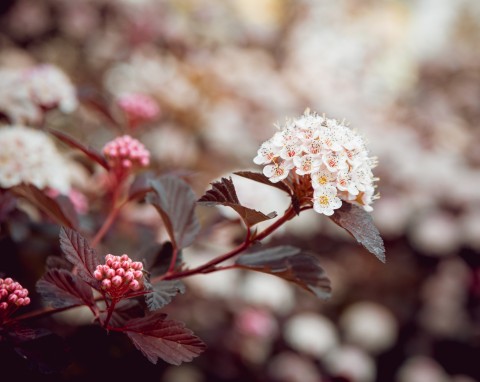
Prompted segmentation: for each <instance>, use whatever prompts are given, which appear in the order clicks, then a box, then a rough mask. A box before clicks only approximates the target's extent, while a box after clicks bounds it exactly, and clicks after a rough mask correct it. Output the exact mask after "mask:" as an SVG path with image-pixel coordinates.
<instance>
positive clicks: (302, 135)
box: [253, 110, 377, 215]
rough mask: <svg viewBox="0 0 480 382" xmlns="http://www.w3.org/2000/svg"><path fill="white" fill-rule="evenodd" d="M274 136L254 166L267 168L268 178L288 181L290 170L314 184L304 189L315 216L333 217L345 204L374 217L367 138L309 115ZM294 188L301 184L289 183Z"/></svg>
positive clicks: (280, 129)
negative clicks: (358, 207)
mask: <svg viewBox="0 0 480 382" xmlns="http://www.w3.org/2000/svg"><path fill="white" fill-rule="evenodd" d="M277 128H278V129H279V131H277V132H276V133H275V134H274V136H273V137H272V138H271V139H269V140H268V141H266V142H265V143H263V144H262V145H261V147H260V149H259V150H258V154H257V156H256V157H255V158H254V160H253V161H254V162H255V163H256V164H259V165H265V167H264V169H263V173H264V175H265V176H267V177H268V178H269V179H270V181H271V182H274V183H276V182H280V181H282V180H284V179H287V177H288V175H289V172H290V170H292V169H294V171H295V173H296V175H300V176H304V177H306V179H307V182H308V180H310V181H311V186H312V187H311V189H310V191H309V190H308V183H306V184H307V189H305V187H304V186H303V185H304V184H305V182H302V186H301V187H300V188H299V189H301V190H306V191H301V192H306V194H305V195H302V197H303V198H304V200H305V199H306V200H307V202H308V200H310V199H311V198H312V194H313V207H314V209H315V211H317V212H319V213H322V214H325V215H332V214H333V212H334V210H335V209H337V208H340V207H341V205H342V202H341V200H340V198H341V199H343V200H345V201H347V202H349V203H353V204H357V205H360V206H362V207H363V208H364V209H365V210H366V211H371V210H372V207H371V203H372V201H373V200H374V199H375V198H376V195H374V192H375V186H374V183H375V181H376V180H377V179H376V178H374V176H373V173H372V168H373V167H375V165H376V161H375V159H374V158H371V157H369V156H368V151H367V149H366V146H365V144H364V142H363V139H362V137H361V136H359V135H358V134H357V133H356V132H355V131H353V130H352V129H350V128H349V127H347V126H346V125H345V123H344V122H338V121H337V120H335V119H329V118H326V117H325V116H319V115H318V114H316V113H310V111H309V110H307V111H306V112H305V113H304V114H303V115H302V116H300V117H299V118H296V119H291V120H290V119H288V120H287V121H286V122H285V124H284V125H283V126H277ZM288 181H289V182H291V181H298V178H295V177H294V178H293V180H292V179H291V178H289V180H288Z"/></svg>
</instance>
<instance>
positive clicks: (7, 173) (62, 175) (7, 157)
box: [0, 126, 71, 194]
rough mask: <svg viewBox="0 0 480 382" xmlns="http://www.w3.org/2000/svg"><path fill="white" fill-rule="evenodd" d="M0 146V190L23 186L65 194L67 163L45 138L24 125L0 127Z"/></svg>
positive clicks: (67, 189)
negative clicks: (27, 185)
mask: <svg viewBox="0 0 480 382" xmlns="http://www.w3.org/2000/svg"><path fill="white" fill-rule="evenodd" d="M0 147H1V150H0V187H2V188H10V187H13V186H16V185H19V184H22V183H26V184H33V185H34V186H36V187H38V188H40V189H43V188H46V187H50V188H53V189H55V190H58V191H59V192H61V193H62V194H68V191H69V190H70V185H71V175H70V166H69V163H68V162H67V161H66V160H65V159H64V158H63V157H62V155H60V153H59V152H58V150H57V148H56V147H55V145H54V143H53V141H52V140H51V139H50V137H49V136H48V135H46V134H44V133H43V132H41V131H38V130H34V129H30V128H27V127H24V126H7V127H1V128H0Z"/></svg>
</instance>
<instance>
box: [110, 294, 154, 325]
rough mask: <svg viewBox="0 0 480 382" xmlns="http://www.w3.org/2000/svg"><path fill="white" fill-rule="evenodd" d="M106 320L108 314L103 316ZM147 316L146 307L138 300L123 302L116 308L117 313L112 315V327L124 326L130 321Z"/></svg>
mask: <svg viewBox="0 0 480 382" xmlns="http://www.w3.org/2000/svg"><path fill="white" fill-rule="evenodd" d="M102 315H103V316H104V317H103V319H105V318H106V316H107V312H104V313H103V314H102ZM144 315H145V311H144V307H143V306H142V305H141V304H140V303H139V301H138V300H135V299H128V300H122V301H120V302H119V303H118V304H117V305H116V306H115V311H114V312H113V314H112V318H111V320H110V325H112V326H115V327H121V326H124V325H125V324H126V323H127V322H128V321H130V320H132V319H134V318H140V317H143V316H144Z"/></svg>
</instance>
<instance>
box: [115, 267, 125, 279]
mask: <svg viewBox="0 0 480 382" xmlns="http://www.w3.org/2000/svg"><path fill="white" fill-rule="evenodd" d="M115 273H116V274H117V275H118V276H120V277H123V276H125V269H123V268H118V269H117V270H116V271H115Z"/></svg>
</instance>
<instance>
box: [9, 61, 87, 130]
mask: <svg viewBox="0 0 480 382" xmlns="http://www.w3.org/2000/svg"><path fill="white" fill-rule="evenodd" d="M0 85H1V87H2V92H1V93H0V112H1V113H3V114H5V115H6V116H7V117H8V118H9V119H10V120H11V121H12V122H13V123H23V124H27V125H30V124H36V123H38V122H39V121H41V120H42V116H43V112H44V111H45V110H49V109H54V108H58V109H59V110H60V111H61V112H63V113H71V112H72V111H74V110H75V109H76V107H77V104H78V100H77V96H76V91H75V87H74V86H73V85H72V83H71V82H70V80H69V78H68V77H67V76H66V75H65V74H64V73H63V72H62V71H61V70H60V69H59V68H57V67H56V66H53V65H47V64H44V65H37V66H34V67H32V68H27V69H20V70H17V69H1V70H0Z"/></svg>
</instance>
